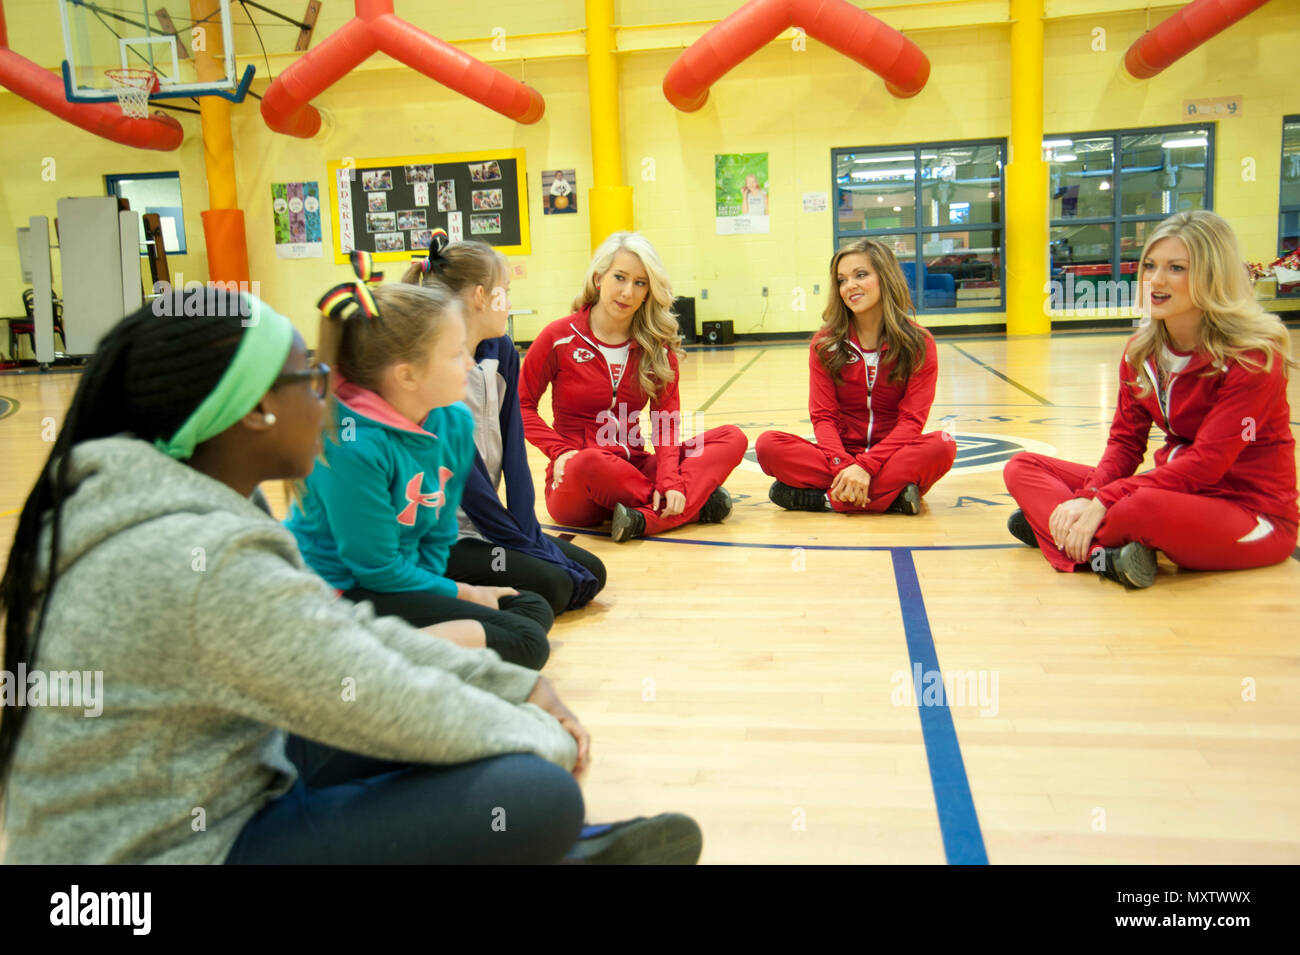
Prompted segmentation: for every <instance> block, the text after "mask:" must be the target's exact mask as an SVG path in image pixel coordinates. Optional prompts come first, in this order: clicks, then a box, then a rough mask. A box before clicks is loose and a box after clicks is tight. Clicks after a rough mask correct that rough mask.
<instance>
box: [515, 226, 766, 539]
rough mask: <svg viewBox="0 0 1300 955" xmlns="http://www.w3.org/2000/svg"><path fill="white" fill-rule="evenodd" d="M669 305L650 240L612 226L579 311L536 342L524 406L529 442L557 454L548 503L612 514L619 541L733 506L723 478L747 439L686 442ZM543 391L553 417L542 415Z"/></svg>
mask: <svg viewBox="0 0 1300 955" xmlns="http://www.w3.org/2000/svg"><path fill="white" fill-rule="evenodd" d="M672 302H673V292H672V286H671V285H670V284H669V281H668V274H667V272H666V271H665V269H664V266H663V263H662V262H661V261H660V259H659V255H658V253H657V252H655V250H654V247H653V246H652V245H651V244H650V243H649V242H648V241H646V239H645V238H644V237H643V236H641V235H639V234H638V233H636V232H616V233H614V234H613V235H611V236H610V237H609V238H608V239H606V240H605V241H604V243H602V244H601V246H600V248H599V249H597V250H596V255H595V257H594V258H593V259H592V261H591V265H590V266H589V267H588V268H587V277H586V280H585V281H584V282H583V288H582V293H581V294H580V295H579V296H578V298H577V300H576V301H575V302H574V303H573V307H574V309H575V311H574V313H573V314H572V315H570V316H568V317H567V318H561V319H559V320H558V321H554V322H551V324H549V325H547V326H546V327H545V328H544V329H542V331H541V332H540V333H539V334H538V336H537V338H536V339H535V340H534V341H533V343H532V345H530V346H529V348H528V354H527V355H525V356H524V365H523V372H522V374H521V376H520V381H519V405H520V412H521V413H522V414H523V418H524V433H525V434H526V435H527V437H528V440H529V441H530V442H532V443H533V444H534V445H536V446H537V448H538V449H540V450H541V451H542V453H544V454H545V455H546V456H547V457H548V458H549V459H550V464H549V465H548V466H547V469H546V508H547V510H549V511H550V512H551V516H552V517H553V518H555V519H556V520H557V521H559V522H560V523H561V524H569V525H571V526H575V527H589V526H591V525H593V524H600V523H602V522H603V521H605V520H609V521H610V537H611V538H612V539H613V540H614V541H616V542H619V543H621V542H623V541H626V540H630V539H632V538H634V537H641V536H644V535H648V534H659V533H662V532H663V531H667V530H671V529H672V528H674V527H680V526H681V525H682V524H686V523H689V522H690V521H697V522H699V523H701V524H716V523H718V522H719V521H722V520H724V519H725V518H726V517H727V515H728V514H730V513H731V496H730V495H729V494H728V493H727V491H726V488H724V487H723V486H722V482H723V481H725V480H726V479H727V475H728V474H730V473H731V472H732V471H733V470H734V469H735V467H736V465H738V464H739V463H740V460H741V458H743V457H744V455H745V449H746V448H747V447H748V443H749V442H748V440H747V439H746V438H745V435H744V434H743V433H742V432H741V430H740V429H739V428H737V427H735V426H733V425H723V426H721V427H718V428H712V429H710V430H708V431H706V432H704V433H703V434H697V435H694V436H693V437H690V438H687V439H686V440H685V441H683V440H682V438H681V401H680V398H679V396H678V390H677V386H678V371H677V359H678V355H679V354H681V349H680V346H679V343H680V342H681V335H680V333H679V332H678V329H677V323H676V321H674V319H673V313H672V310H671V308H672ZM547 388H550V389H551V408H552V411H553V412H554V418H555V424H554V426H552V425H548V424H547V423H546V422H545V421H543V420H542V417H541V415H540V414H538V413H537V403H538V402H539V401H540V400H541V397H542V395H543V394H545V393H546V389H547ZM647 403H649V405H650V421H649V427H648V428H645V429H643V428H642V425H641V421H640V414H641V410H642V409H643V408H644V407H645V405H646V404H647ZM647 432H648V434H647ZM647 437H648V438H649V440H650V443H651V444H653V445H654V453H653V454H651V453H650V452H649V451H647V450H646V448H645V445H646V439H647Z"/></svg>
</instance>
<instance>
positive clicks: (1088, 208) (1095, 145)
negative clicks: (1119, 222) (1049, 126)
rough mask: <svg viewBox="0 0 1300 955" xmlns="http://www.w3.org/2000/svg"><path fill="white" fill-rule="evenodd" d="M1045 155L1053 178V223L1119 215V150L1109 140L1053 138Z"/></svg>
mask: <svg viewBox="0 0 1300 955" xmlns="http://www.w3.org/2000/svg"><path fill="white" fill-rule="evenodd" d="M1043 155H1044V158H1045V159H1046V160H1047V162H1048V163H1049V167H1048V168H1049V170H1050V173H1049V174H1050V176H1051V197H1052V220H1053V221H1055V220H1057V219H1075V218H1089V219H1095V218H1101V217H1102V216H1113V215H1114V214H1115V211H1114V209H1115V199H1114V196H1115V147H1114V140H1113V139H1112V138H1111V137H1109V136H1106V137H1102V138H1094V139H1060V138H1055V139H1052V138H1049V139H1047V140H1045V141H1044V142H1043Z"/></svg>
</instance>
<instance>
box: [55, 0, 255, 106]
mask: <svg viewBox="0 0 1300 955" xmlns="http://www.w3.org/2000/svg"><path fill="white" fill-rule="evenodd" d="M58 3H59V11H60V14H61V19H62V25H63V43H64V57H65V59H64V61H63V85H64V92H65V94H66V95H67V98H68V101H69V102H74V103H97V102H104V101H112V100H113V99H115V98H116V94H115V93H114V91H113V83H112V82H111V80H110V78H109V76H108V71H109V70H117V69H143V70H152V71H153V72H154V73H156V74H157V76H158V89H157V90H156V91H155V92H154V93H153V94H152V95H151V96H150V99H168V98H179V97H191V96H221V97H224V98H226V99H228V100H232V101H233V102H236V103H238V102H240V101H242V100H243V98H244V95H245V94H246V93H247V91H248V84H249V83H250V82H251V81H252V78H253V67H252V66H249V67H247V68H246V69H245V71H244V75H243V76H242V77H237V76H236V74H235V49H234V44H233V43H232V42H231V37H232V35H233V34H232V32H231V24H230V0H215V2H213V3H212V13H211V14H210V15H208V16H207V17H204V18H202V19H201V20H196V19H195V18H194V15H193V14H192V13H191V8H190V2H189V0H58ZM218 50H219V51H220V52H219V53H215V51H218Z"/></svg>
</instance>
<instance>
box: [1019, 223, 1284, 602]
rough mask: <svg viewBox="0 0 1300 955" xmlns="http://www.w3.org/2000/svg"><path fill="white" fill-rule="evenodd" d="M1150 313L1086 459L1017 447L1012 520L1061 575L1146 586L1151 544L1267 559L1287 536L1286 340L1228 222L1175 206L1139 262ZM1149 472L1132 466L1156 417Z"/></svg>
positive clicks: (1185, 558) (1221, 561)
mask: <svg viewBox="0 0 1300 955" xmlns="http://www.w3.org/2000/svg"><path fill="white" fill-rule="evenodd" d="M1138 288H1139V294H1140V296H1141V298H1140V301H1141V303H1142V307H1143V310H1144V311H1146V312H1147V313H1148V316H1149V317H1148V318H1147V320H1146V322H1145V323H1144V324H1143V325H1142V327H1141V328H1140V329H1139V330H1138V332H1137V334H1135V335H1134V336H1133V337H1132V338H1130V339H1129V341H1128V345H1127V347H1126V348H1125V351H1124V357H1123V359H1122V360H1121V361H1120V365H1119V401H1118V406H1117V407H1116V409H1115V418H1114V420H1113V421H1112V423H1111V426H1110V438H1109V439H1108V441H1107V442H1106V451H1105V453H1104V454H1103V455H1102V458H1101V462H1100V463H1099V464H1098V465H1097V466H1096V467H1095V468H1094V467H1088V466H1087V465H1084V464H1074V463H1072V462H1069V461H1060V460H1057V459H1056V458H1049V457H1045V456H1043V455H1040V454H1017V455H1016V456H1015V457H1014V458H1012V459H1011V460H1010V461H1008V462H1007V466H1006V468H1005V469H1004V471H1003V477H1004V479H1005V481H1006V485H1007V490H1008V491H1010V492H1011V495H1012V496H1013V497H1014V498H1015V499H1016V503H1017V504H1019V505H1020V508H1021V509H1020V510H1018V511H1016V512H1015V513H1013V514H1012V515H1011V519H1010V521H1009V522H1008V528H1009V530H1010V531H1011V533H1012V534H1013V535H1014V536H1015V537H1017V538H1018V539H1019V540H1021V541H1023V542H1024V543H1025V544H1028V545H1030V546H1036V547H1038V548H1039V549H1040V550H1041V551H1042V552H1043V556H1044V557H1046V558H1047V562H1048V563H1049V564H1051V565H1052V566H1053V567H1055V568H1056V569H1057V570H1060V571H1066V572H1072V571H1074V570H1078V569H1080V568H1083V569H1085V570H1087V569H1092V570H1094V571H1096V572H1097V573H1099V574H1101V576H1103V577H1105V578H1109V579H1111V580H1115V581H1117V582H1119V583H1123V584H1125V585H1126V586H1129V587H1149V586H1150V585H1151V584H1152V583H1154V582H1155V576H1156V557H1155V552H1156V551H1158V550H1159V551H1164V553H1165V555H1166V556H1167V557H1168V558H1169V559H1170V560H1172V561H1173V562H1174V563H1175V564H1177V565H1178V566H1179V567H1183V568H1187V569H1189V570H1235V569H1239V568H1246V567H1263V566H1265V565H1267V564H1276V563H1278V562H1279V561H1283V560H1285V559H1286V558H1287V557H1288V556H1290V554H1291V552H1292V551H1293V550H1294V549H1295V546H1296V524H1297V509H1296V468H1295V439H1294V438H1293V437H1292V435H1291V425H1290V421H1291V409H1290V405H1289V404H1288V402H1287V396H1286V385H1287V369H1288V367H1289V366H1290V365H1291V364H1292V362H1291V360H1290V344H1291V343H1290V338H1289V337H1288V334H1287V331H1286V328H1285V327H1284V326H1283V325H1282V322H1281V321H1279V320H1278V318H1277V317H1276V316H1273V315H1269V314H1268V313H1267V312H1265V311H1264V310H1263V308H1262V307H1261V306H1260V305H1259V303H1258V302H1257V301H1256V300H1255V296H1254V294H1253V291H1252V289H1251V287H1250V281H1249V279H1248V277H1247V274H1246V270H1245V267H1244V266H1243V265H1242V258H1241V253H1240V251H1239V249H1238V246H1237V238H1236V236H1235V235H1234V234H1233V232H1232V227H1231V226H1229V225H1228V223H1227V222H1225V221H1224V220H1223V219H1222V218H1220V217H1219V216H1217V215H1215V214H1214V213H1212V212H1205V211H1197V212H1183V213H1179V214H1178V215H1175V216H1173V217H1171V218H1169V219H1166V220H1165V221H1164V222H1162V223H1161V224H1160V226H1159V227H1158V228H1157V229H1156V230H1155V231H1154V232H1152V234H1151V237H1150V238H1149V239H1148V240H1147V244H1146V248H1144V249H1143V250H1142V258H1141V260H1140V265H1139V268H1138ZM1153 423H1154V424H1155V425H1157V426H1158V427H1159V428H1160V430H1161V431H1163V432H1164V433H1165V441H1164V444H1163V446H1161V447H1160V449H1159V450H1157V451H1156V453H1155V468H1154V469H1153V470H1150V471H1144V472H1143V473H1141V474H1137V473H1135V472H1136V471H1137V469H1138V467H1139V466H1140V465H1141V464H1142V459H1143V457H1144V456H1145V454H1146V448H1147V437H1148V432H1149V431H1150V429H1151V425H1152V424H1153Z"/></svg>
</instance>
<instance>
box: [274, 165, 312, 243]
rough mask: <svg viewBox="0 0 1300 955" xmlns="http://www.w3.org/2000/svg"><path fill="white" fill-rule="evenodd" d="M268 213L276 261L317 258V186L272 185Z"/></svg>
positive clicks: (310, 184) (281, 183)
mask: <svg viewBox="0 0 1300 955" xmlns="http://www.w3.org/2000/svg"><path fill="white" fill-rule="evenodd" d="M271 213H272V221H273V222H274V223H275V254H276V256H277V257H278V258H281V259H316V258H320V255H321V228H320V187H319V185H318V184H317V183H314V182H273V183H271Z"/></svg>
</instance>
